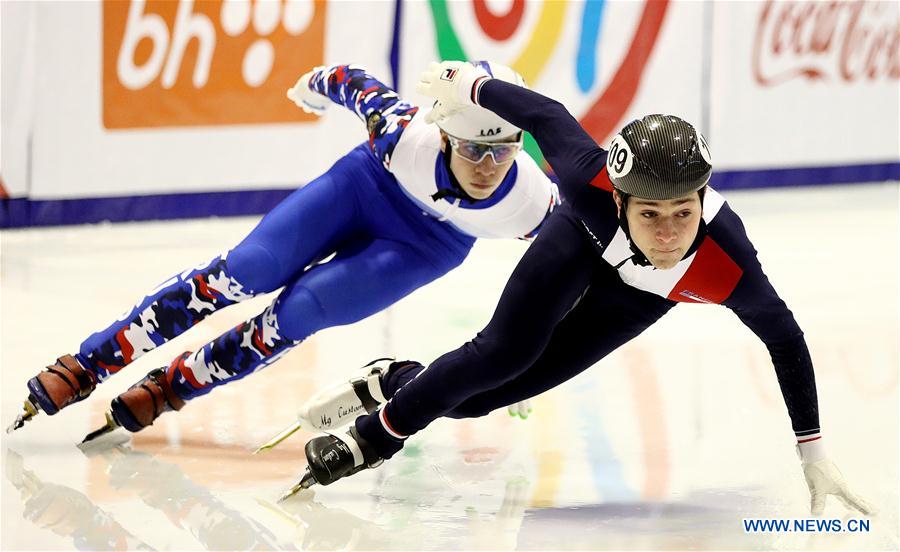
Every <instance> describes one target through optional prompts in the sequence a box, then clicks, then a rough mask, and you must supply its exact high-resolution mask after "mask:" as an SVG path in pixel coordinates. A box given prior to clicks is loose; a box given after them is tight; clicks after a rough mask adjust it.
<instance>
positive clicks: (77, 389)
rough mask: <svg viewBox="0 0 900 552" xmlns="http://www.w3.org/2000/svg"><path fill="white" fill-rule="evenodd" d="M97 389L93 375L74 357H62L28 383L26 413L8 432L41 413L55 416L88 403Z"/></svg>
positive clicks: (17, 419)
mask: <svg viewBox="0 0 900 552" xmlns="http://www.w3.org/2000/svg"><path fill="white" fill-rule="evenodd" d="M96 387H97V380H96V378H95V376H94V374H92V373H91V372H89V371H88V370H85V368H84V366H82V365H81V363H80V362H78V360H76V359H75V357H73V356H72V355H65V356H61V357H59V358H58V359H57V360H56V364H53V365H52V366H47V368H46V369H45V370H44V371H43V372H41V373H40V374H38V375H36V376H34V377H33V378H31V379H30V380H28V399H27V400H26V401H25V411H24V412H23V413H22V414H20V415H19V416H18V417H17V418H16V421H15V422H13V424H12V425H11V426H9V428H7V430H6V432H7V433H10V432H12V431H13V430H16V429H19V428H20V427H22V426H23V425H24V424H25V422H27V421H28V420H30V419H31V418H33V417H34V416H35V415H37V413H38V412H40V411H41V410H43V411H44V412H46V413H47V415H48V416H52V415H54V414H56V413H57V412H59V411H60V410H62V409H63V408H65V407H67V406H69V405H70V404H72V403H76V402H78V401H81V400H84V399H86V398H87V397H88V395H90V394H91V392H93V391H94V388H96Z"/></svg>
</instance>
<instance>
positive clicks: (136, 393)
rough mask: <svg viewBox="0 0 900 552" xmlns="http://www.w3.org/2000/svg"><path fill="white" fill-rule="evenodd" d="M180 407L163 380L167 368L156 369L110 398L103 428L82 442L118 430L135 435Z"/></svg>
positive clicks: (165, 380) (170, 387)
mask: <svg viewBox="0 0 900 552" xmlns="http://www.w3.org/2000/svg"><path fill="white" fill-rule="evenodd" d="M183 406H184V400H182V399H181V398H180V397H179V396H178V395H176V394H175V391H174V390H173V389H172V386H171V384H170V383H169V380H168V379H167V378H166V369H165V368H157V369H156V370H153V371H152V372H150V373H149V374H147V375H146V376H145V377H144V379H142V380H141V381H139V382H137V383H136V384H134V385H132V386H131V387H129V388H128V390H127V391H125V392H124V393H122V394H121V395H119V396H118V397H116V398H115V399H113V400H112V403H111V404H110V409H109V412H107V414H106V425H104V426H103V427H101V428H98V429H96V430H94V431H92V432H91V433H89V434H88V435H87V436H86V437H85V438H84V440H83V441H82V443H87V442H89V441H92V440H94V439H96V438H97V437H100V436H101V435H104V434H106V433H109V432H110V431H112V430H114V429H116V428H118V427H124V428H125V429H127V430H128V431H130V432H132V433H136V432H138V431H140V430H142V429H144V428H145V427H147V426H149V425H152V424H153V422H154V421H155V420H156V419H157V418H159V416H160V415H161V414H162V413H163V412H168V411H169V410H181V408H182V407H183Z"/></svg>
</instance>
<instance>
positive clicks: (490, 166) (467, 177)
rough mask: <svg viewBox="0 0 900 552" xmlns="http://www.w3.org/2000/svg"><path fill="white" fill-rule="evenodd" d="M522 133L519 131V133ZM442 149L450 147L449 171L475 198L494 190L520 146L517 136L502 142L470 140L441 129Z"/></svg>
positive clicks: (446, 149)
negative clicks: (459, 137)
mask: <svg viewBox="0 0 900 552" xmlns="http://www.w3.org/2000/svg"><path fill="white" fill-rule="evenodd" d="M520 134H521V133H520ZM441 142H442V145H443V149H444V151H445V152H448V149H449V150H450V151H449V153H450V170H451V171H453V176H455V177H456V180H457V181H458V182H459V185H460V186H461V187H462V189H463V190H464V191H465V192H466V193H467V194H469V195H470V196H471V197H473V198H474V199H485V198H488V197H490V196H491V194H493V193H494V190H496V189H497V186H499V185H500V183H501V182H503V179H504V178H505V177H506V173H507V172H509V169H510V167H512V164H513V161H515V159H516V154H518V152H519V150H520V149H522V142H521V140H520V138H519V136H513V137H511V138H510V139H509V140H504V141H501V142H491V143H483V142H471V141H466V140H459V139H457V138H451V137H450V136H448V135H447V134H445V133H443V132H441Z"/></svg>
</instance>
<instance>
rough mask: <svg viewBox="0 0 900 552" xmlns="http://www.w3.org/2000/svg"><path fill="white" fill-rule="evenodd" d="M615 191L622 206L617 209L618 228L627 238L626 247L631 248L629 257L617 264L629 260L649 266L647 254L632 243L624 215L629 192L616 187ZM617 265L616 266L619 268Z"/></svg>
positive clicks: (626, 218)
mask: <svg viewBox="0 0 900 552" xmlns="http://www.w3.org/2000/svg"><path fill="white" fill-rule="evenodd" d="M616 192H617V193H618V194H619V198H620V199H621V200H622V207H621V208H620V209H619V228H621V229H622V231H623V232H625V237H626V238H628V247H629V249H631V257H629V258H628V259H625V261H622V262H621V263H620V264H619V266H622V265H623V264H625V262H626V261H628V260H631V261H632V262H633V263H634V264H636V265H638V266H650V259H648V258H647V256H646V255H644V252H643V251H641V250H640V249H638V246H636V245H635V244H634V240H632V239H631V230H629V229H628V217H626V216H625V209H626V208H627V207H628V198H630V197H631V194H628V193H625V192H623V191H622V190H618V189H617V190H616ZM619 266H617V267H616V268H619Z"/></svg>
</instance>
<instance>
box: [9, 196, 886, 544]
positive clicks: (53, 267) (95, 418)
mask: <svg viewBox="0 0 900 552" xmlns="http://www.w3.org/2000/svg"><path fill="white" fill-rule="evenodd" d="M725 195H726V197H727V198H728V199H729V201H730V203H731V205H732V206H733V207H734V209H735V210H736V211H737V212H738V213H739V214H740V215H741V216H742V217H743V219H744V222H745V224H746V226H747V230H748V233H749V235H750V238H751V239H752V240H753V242H754V244H755V245H756V248H757V249H758V250H759V251H760V258H761V260H762V263H763V266H764V268H765V269H766V271H767V273H768V275H769V277H770V279H771V280H772V282H773V283H774V285H775V287H776V289H777V290H778V291H779V293H780V294H781V296H782V297H783V298H784V299H785V301H786V302H787V303H788V305H789V306H790V307H791V309H792V310H793V312H794V313H795V315H796V317H797V320H798V322H799V323H800V325H801V327H802V328H803V329H804V331H805V333H806V339H807V342H808V343H809V346H810V349H811V352H812V357H813V360H814V362H815V366H816V377H817V381H818V390H819V404H820V412H821V422H822V428H823V434H824V439H825V443H826V446H827V448H828V451H829V453H830V455H831V457H832V458H833V459H834V460H835V462H836V463H837V465H838V466H839V467H840V468H841V470H842V471H843V473H844V475H845V477H846V478H847V480H848V482H849V483H850V485H851V487H852V488H853V489H854V490H855V491H856V492H858V493H859V494H860V495H862V496H864V497H865V498H867V499H868V500H869V501H870V502H872V503H874V504H875V505H876V506H877V508H878V509H879V513H878V514H877V515H876V516H874V517H873V518H872V519H871V523H870V530H869V531H868V532H841V533H799V532H791V533H773V532H770V533H745V532H744V530H743V526H742V519H743V518H791V519H794V518H805V517H807V516H808V509H807V508H808V492H807V490H806V485H805V483H804V481H803V476H802V473H801V471H800V465H799V462H798V460H797V457H796V456H795V452H794V438H793V434H792V432H791V428H790V422H789V419H788V416H787V412H786V409H785V407H784V405H783V402H782V400H781V396H780V393H779V390H778V384H777V381H776V379H775V374H774V371H773V369H772V366H771V363H770V361H769V359H768V354H767V352H766V350H765V347H764V346H763V345H762V344H761V343H760V342H759V341H758V340H757V339H756V338H755V336H753V335H752V334H751V333H750V331H749V330H747V329H746V328H744V327H743V326H742V325H741V324H740V322H739V321H738V319H737V317H735V316H734V315H733V314H731V313H730V312H729V311H728V310H727V309H725V308H722V307H716V306H708V305H682V306H679V307H678V308H677V309H674V310H673V311H672V312H671V313H669V314H667V315H666V316H665V317H664V318H663V319H662V320H661V321H660V322H659V323H658V324H657V325H656V326H654V327H652V328H651V329H650V330H648V331H647V332H646V333H645V334H643V335H642V336H640V337H639V338H637V339H636V340H635V341H633V342H632V343H630V344H628V345H627V346H625V347H624V348H622V349H621V350H619V351H617V352H616V353H614V354H613V355H611V356H610V357H608V358H606V359H604V360H603V361H601V362H600V363H599V364H598V365H597V366H595V367H593V368H592V369H590V370H588V371H586V372H585V373H584V374H582V375H581V376H579V377H577V378H575V379H574V380H572V381H569V382H567V383H566V384H564V385H562V386H560V387H559V388H557V389H554V390H552V391H550V392H548V393H546V394H544V395H542V396H540V397H538V398H537V399H536V400H535V411H534V413H533V414H532V416H531V417H530V418H529V419H527V420H524V421H523V420H519V419H513V418H510V417H509V416H508V415H507V414H506V412H505V411H498V412H494V413H492V414H491V415H489V416H487V417H484V418H480V419H475V420H465V421H454V420H442V421H439V422H438V423H436V424H435V425H433V426H432V427H430V428H429V429H428V430H427V431H425V432H423V433H422V434H420V435H417V436H415V437H414V438H412V439H410V442H409V444H408V445H407V447H406V449H405V450H404V452H403V453H401V454H400V455H398V456H397V457H395V458H394V459H392V460H390V461H388V462H386V463H385V464H384V465H383V466H381V467H380V468H378V469H376V470H370V471H368V472H364V473H361V474H358V475H356V476H353V477H352V478H350V479H347V480H345V481H341V482H339V483H336V484H335V485H333V486H329V487H317V488H316V490H315V492H314V493H312V496H309V495H306V496H302V497H295V498H292V499H289V500H287V501H285V502H283V503H277V501H276V500H277V497H278V496H279V494H280V493H281V492H282V491H284V490H285V489H286V488H288V487H289V486H290V485H291V484H292V483H294V482H295V481H296V478H297V477H298V476H299V475H300V474H301V473H302V471H303V468H304V467H305V459H304V456H303V445H304V443H305V442H306V440H307V439H308V438H309V437H311V435H312V434H310V433H305V432H302V431H301V432H300V433H298V434H296V435H295V436H294V437H292V438H291V439H290V440H288V441H286V442H285V443H283V444H282V445H281V446H280V447H278V448H276V449H274V450H273V451H270V452H269V453H267V454H263V455H257V456H253V455H251V451H252V450H253V449H254V448H255V447H256V446H258V445H259V444H260V443H262V442H264V441H265V440H266V439H268V438H269V437H270V436H271V435H273V434H275V433H276V432H278V431H279V430H280V429H281V428H282V427H283V426H285V425H287V424H289V423H290V422H292V421H293V419H294V416H295V413H296V411H297V408H298V407H299V406H300V405H301V404H302V402H303V401H304V399H305V398H307V397H309V396H310V395H311V394H312V393H313V392H314V390H316V389H318V388H320V387H321V386H323V385H327V384H330V383H331V382H333V381H335V380H338V379H340V378H347V377H348V376H349V375H350V374H351V372H353V369H354V368H356V367H358V366H361V365H362V364H364V363H366V362H367V361H369V360H371V359H372V358H376V357H378V356H385V355H395V356H398V357H404V358H414V359H417V360H421V361H422V362H425V363H427V362H429V361H431V360H432V359H434V358H435V357H436V356H438V355H440V354H441V353H443V352H446V351H448V350H451V349H454V348H456V347H458V346H459V345H460V344H462V343H463V342H464V341H466V340H467V339H469V338H471V337H472V336H473V335H474V334H475V332H476V331H478V330H479V329H481V327H483V325H484V324H485V323H486V322H487V321H488V319H489V318H490V315H491V313H492V310H493V307H494V305H495V303H496V300H497V298H498V297H499V294H500V291H501V289H502V286H503V284H504V282H505V281H506V278H507V277H508V275H509V274H510V272H511V271H512V268H513V267H514V265H515V263H516V260H517V259H518V257H519V256H520V255H521V254H522V252H523V251H524V250H525V247H526V245H527V244H525V243H522V242H510V241H482V242H480V243H479V244H477V245H476V247H475V249H474V250H473V252H472V254H471V256H470V258H469V259H468V260H467V261H466V262H465V263H464V265H463V266H462V267H460V268H459V269H457V270H456V271H454V272H452V273H451V274H450V275H448V276H447V277H445V278H444V279H443V280H440V281H438V282H436V283H434V284H432V285H431V286H428V287H426V288H424V289H421V290H419V291H418V292H416V293H414V294H413V295H411V296H410V297H408V298H406V299H405V300H404V301H402V302H401V303H399V304H397V305H396V306H394V307H393V308H391V309H390V310H388V311H386V312H384V313H382V314H379V315H377V316H375V317H373V318H370V319H368V320H366V321H363V322H361V323H358V324H354V325H352V326H346V327H341V328H334V329H329V330H325V331H322V332H320V333H319V334H318V335H316V336H314V337H313V338H311V339H310V340H308V341H307V342H306V343H304V344H302V345H301V346H299V347H298V348H297V349H295V350H294V351H292V352H291V353H290V354H289V355H288V356H286V357H285V358H284V359H283V360H281V361H280V362H278V363H277V364H275V365H273V366H271V367H270V368H267V369H266V370H264V371H263V372H262V373H260V374H254V375H253V376H251V377H249V378H247V379H244V380H242V381H240V382H236V383H234V384H231V385H228V386H225V387H223V388H221V389H217V390H216V391H214V392H213V393H211V394H210V395H207V396H205V397H202V398H200V399H197V400H195V401H193V402H192V403H191V404H189V405H188V406H187V407H185V409H184V410H182V411H181V412H179V413H177V414H172V413H169V414H166V415H164V416H163V417H162V418H160V419H159V421H157V423H156V424H155V425H154V426H153V427H151V428H149V429H147V430H145V431H143V432H142V433H140V434H137V435H134V436H133V437H130V438H129V436H127V435H125V436H122V438H121V439H116V438H113V439H107V440H106V442H104V443H100V444H98V445H97V446H94V447H92V448H91V449H90V450H85V451H82V450H80V449H79V448H77V447H76V446H75V444H76V443H78V442H79V441H80V440H81V438H82V437H83V436H84V434H85V433H87V432H88V431H89V430H91V429H93V428H94V427H96V426H98V425H100V424H101V423H102V419H103V412H104V410H105V409H106V407H107V406H108V404H109V400H110V399H111V398H112V397H114V396H115V395H116V394H118V393H120V392H121V391H123V390H124V389H125V388H126V387H128V386H129V385H131V384H132V383H134V382H135V381H137V380H138V379H139V378H140V377H142V376H143V374H145V373H146V372H147V371H149V370H150V369H152V368H155V367H158V366H162V365H164V364H168V363H169V361H170V360H171V358H173V357H174V356H175V355H176V354H178V353H180V352H181V351H184V350H186V349H193V348H194V347H196V346H197V345H198V344H201V343H203V342H205V341H207V340H209V339H211V338H213V337H215V336H216V335H218V334H219V333H220V332H222V331H224V330H225V329H227V328H229V327H231V326H233V325H235V324H237V323H238V322H239V321H241V320H243V319H245V318H248V317H250V316H252V315H253V314H255V313H256V312H258V311H259V310H261V309H262V308H263V307H264V305H265V304H267V303H268V302H269V301H270V300H271V297H266V298H257V299H254V300H253V301H251V302H248V303H242V304H239V305H235V306H234V307H231V308H229V309H226V310H224V311H222V312H220V313H217V314H216V315H215V316H214V317H212V318H210V319H208V320H207V321H205V322H204V323H203V324H200V325H198V326H197V327H195V328H194V329H193V330H192V331H191V332H189V333H188V334H186V335H184V336H182V337H180V338H179V339H178V340H177V342H176V343H171V344H168V345H167V346H166V347H164V348H162V349H159V350H157V351H154V352H153V353H150V354H148V355H146V356H145V357H143V358H141V359H140V360H139V361H137V362H136V363H135V365H134V366H130V367H128V368H127V369H126V370H123V373H122V374H120V375H117V376H116V377H114V378H112V379H111V380H110V381H109V382H108V383H106V384H104V385H103V386H101V387H100V388H98V389H97V391H96V392H95V393H94V395H93V396H91V397H90V398H89V399H88V400H86V401H84V402H82V403H80V404H77V405H75V406H73V407H70V408H69V409H67V410H66V411H64V412H63V413H61V414H60V415H58V416H55V417H53V418H49V417H46V416H41V417H39V418H38V419H36V420H34V421H32V422H30V423H29V424H28V425H27V426H26V427H25V428H24V429H23V430H20V431H18V432H16V433H15V434H13V435H11V436H7V435H5V434H4V435H3V439H2V463H3V476H2V478H0V479H2V507H3V510H2V543H0V545H2V549H3V550H17V549H26V550H45V549H47V550H69V549H91V550H102V549H112V548H115V549H159V550H166V549H176V550H203V549H215V550H218V549H228V550H232V549H234V550H244V549H297V550H319V549H323V550H324V549H341V550H356V549H360V550H379V549H405V550H438V549H440V550H458V549H467V550H484V549H487V550H512V549H554V550H558V549H602V550H651V549H666V550H684V549H702V550H721V549H728V550H732V549H738V550H771V549H793V550H796V549H816V550H819V549H823V550H897V549H898V435H900V430H898V416H900V411H898V390H897V389H898V375H900V368H898V304H900V303H898V281H900V277H898V252H900V243H898V241H900V238H898V235H900V234H898V187H897V185H896V184H888V185H866V186H862V185H856V186H834V187H828V188H818V189H795V190H777V191H753V192H740V193H734V192H732V193H726V194H725ZM255 222H256V219H251V218H242V219H227V220H215V219H212V220H201V221H187V222H155V223H140V224H137V223H135V224H118V225H92V226H82V227H71V228H51V229H41V230H27V231H19V230H17V231H5V232H3V233H2V234H0V240H2V249H0V266H2V274H0V276H2V288H0V301H2V311H0V314H2V342H0V347H2V356H0V361H2V422H3V426H4V427H5V426H6V425H8V424H9V423H10V422H12V420H13V418H14V417H15V415H16V414H17V413H18V411H19V409H20V408H21V401H22V400H23V399H24V398H25V395H26V388H25V382H26V380H27V379H28V378H29V377H31V376H32V375H34V374H35V373H36V372H37V371H38V370H39V369H41V368H42V367H43V366H45V365H46V364H47V363H50V362H52V361H53V360H54V359H55V358H56V357H57V356H59V355H62V354H65V353H69V352H74V351H75V350H77V348H78V345H79V344H80V342H81V341H82V339H83V338H85V337H86V336H87V335H88V334H89V333H91V332H93V331H95V330H97V329H100V328H101V327H105V326H106V325H108V324H109V323H110V322H111V321H112V320H113V319H114V318H116V317H118V316H119V315H120V313H122V312H123V311H124V310H125V309H126V307H128V306H129V305H131V304H133V303H135V302H136V301H138V300H139V299H140V298H141V297H142V294H143V293H145V292H147V291H148V290H150V289H151V288H153V287H154V286H156V285H157V284H158V283H160V282H162V281H163V280H165V279H167V278H168V277H170V276H171V275H172V274H175V273H176V272H179V271H181V270H182V269H183V268H186V267H188V266H192V265H195V264H197V263H199V262H201V261H204V260H207V259H209V258H211V257H213V256H214V255H215V254H217V253H219V252H222V251H224V250H226V249H228V248H229V247H230V246H232V245H233V244H235V243H236V242H237V241H238V240H239V239H240V238H241V237H242V236H243V235H244V234H245V233H246V232H247V231H249V230H250V228H252V226H253V225H254V223H255ZM847 516H849V517H852V518H856V517H857V516H854V515H853V514H850V513H849V512H847V511H846V510H845V509H844V508H843V507H842V506H841V505H840V504H838V503H837V502H836V501H833V499H830V500H829V503H828V506H827V508H826V518H838V519H842V520H843V519H845V518H847ZM847 519H849V518H847ZM845 526H846V523H845Z"/></svg>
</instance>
